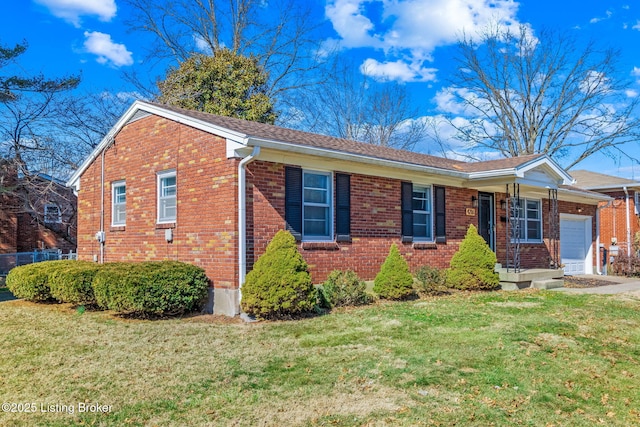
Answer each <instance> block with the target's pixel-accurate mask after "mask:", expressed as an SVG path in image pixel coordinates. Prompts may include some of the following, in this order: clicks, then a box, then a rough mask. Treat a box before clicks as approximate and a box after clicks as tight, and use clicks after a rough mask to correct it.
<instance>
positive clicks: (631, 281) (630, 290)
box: [553, 274, 640, 298]
mask: <svg viewBox="0 0 640 427" xmlns="http://www.w3.org/2000/svg"><path fill="white" fill-rule="evenodd" d="M576 277H584V278H592V279H598V280H601V281H610V282H611V285H607V286H597V287H593V288H556V289H553V290H554V291H560V292H567V293H572V294H600V295H614V294H627V295H629V296H635V297H638V298H640V280H638V278H636V277H634V278H629V277H619V276H598V275H589V274H585V275H579V276H576Z"/></svg>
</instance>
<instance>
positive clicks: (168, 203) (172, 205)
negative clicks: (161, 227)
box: [158, 171, 177, 223]
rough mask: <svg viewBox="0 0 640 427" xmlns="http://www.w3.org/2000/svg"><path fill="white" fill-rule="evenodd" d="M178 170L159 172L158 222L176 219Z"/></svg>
mask: <svg viewBox="0 0 640 427" xmlns="http://www.w3.org/2000/svg"><path fill="white" fill-rule="evenodd" d="M176 188H177V186H176V172H175V171H166V172H162V173H159V174H158V222H159V223H167V222H175V221H176Z"/></svg>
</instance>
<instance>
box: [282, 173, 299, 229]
mask: <svg viewBox="0 0 640 427" xmlns="http://www.w3.org/2000/svg"><path fill="white" fill-rule="evenodd" d="M284 220H285V222H286V223H287V230H288V231H290V232H291V234H293V237H295V239H296V240H298V241H300V240H302V169H300V168H293V167H289V166H286V167H285V168H284Z"/></svg>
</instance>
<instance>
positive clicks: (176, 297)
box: [93, 261, 209, 315]
mask: <svg viewBox="0 0 640 427" xmlns="http://www.w3.org/2000/svg"><path fill="white" fill-rule="evenodd" d="M208 286H209V285H208V279H207V277H206V275H205V273H204V270H203V269H201V268H200V267H196V266H194V265H191V264H187V263H183V262H178V261H159V262H158V261H149V262H140V263H126V262H117V263H108V264H104V265H103V266H101V268H100V270H99V271H98V272H97V273H96V275H95V277H94V280H93V292H94V295H95V300H96V303H97V304H98V306H100V307H101V308H104V309H109V310H115V311H118V312H122V313H131V314H144V315H149V314H150V315H177V314H183V313H188V312H190V311H194V310H196V309H198V308H199V307H200V306H201V305H202V303H204V301H205V299H206V296H207V288H208Z"/></svg>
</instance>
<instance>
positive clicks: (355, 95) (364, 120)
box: [300, 64, 428, 150]
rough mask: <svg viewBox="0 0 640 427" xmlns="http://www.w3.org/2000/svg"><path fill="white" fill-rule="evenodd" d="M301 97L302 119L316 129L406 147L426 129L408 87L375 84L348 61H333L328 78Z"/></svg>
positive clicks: (358, 139) (352, 138) (411, 146)
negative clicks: (309, 94)
mask: <svg viewBox="0 0 640 427" xmlns="http://www.w3.org/2000/svg"><path fill="white" fill-rule="evenodd" d="M300 101H301V103H300V105H301V107H302V109H303V110H304V111H302V112H301V117H302V118H303V120H302V122H303V123H304V127H305V128H306V129H310V130H312V131H316V132H320V133H325V134H329V135H335V136H338V137H340V138H345V139H351V140H356V141H361V142H367V143H370V144H376V145H383V146H388V147H394V148H401V149H405V150H412V149H414V148H415V145H416V144H417V143H418V142H419V141H421V140H422V139H424V137H425V136H426V134H427V125H428V124H427V122H426V121H425V120H423V119H422V118H420V117H419V111H418V109H417V108H415V107H413V106H412V104H411V97H410V95H409V93H408V91H407V88H406V86H403V85H401V84H399V83H395V82H387V83H376V82H375V81H373V80H372V79H370V78H369V77H367V76H366V73H365V74H362V73H360V72H358V71H356V69H355V68H354V67H351V68H350V67H349V65H348V64H341V65H340V66H334V67H333V72H332V73H330V74H329V75H328V78H327V81H326V82H325V83H324V84H322V85H318V86H316V88H315V89H314V92H313V93H312V95H311V96H307V97H306V98H305V99H304V100H300Z"/></svg>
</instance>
